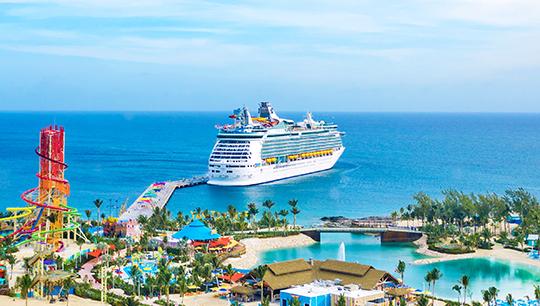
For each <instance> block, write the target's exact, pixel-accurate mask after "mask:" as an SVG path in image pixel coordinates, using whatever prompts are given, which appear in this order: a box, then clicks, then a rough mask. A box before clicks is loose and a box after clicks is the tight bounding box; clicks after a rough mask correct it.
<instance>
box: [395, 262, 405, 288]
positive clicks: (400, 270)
mask: <svg viewBox="0 0 540 306" xmlns="http://www.w3.org/2000/svg"><path fill="white" fill-rule="evenodd" d="M406 267H407V265H406V264H405V262H404V261H403V260H400V261H398V265H397V267H396V273H399V275H400V276H401V283H402V284H403V283H404V278H403V274H405V268H406Z"/></svg>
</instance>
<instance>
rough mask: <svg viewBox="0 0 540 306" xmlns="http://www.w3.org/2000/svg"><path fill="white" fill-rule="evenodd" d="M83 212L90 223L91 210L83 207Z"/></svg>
mask: <svg viewBox="0 0 540 306" xmlns="http://www.w3.org/2000/svg"><path fill="white" fill-rule="evenodd" d="M84 214H85V215H86V219H87V220H88V223H90V217H91V216H92V211H91V210H90V209H85V210H84Z"/></svg>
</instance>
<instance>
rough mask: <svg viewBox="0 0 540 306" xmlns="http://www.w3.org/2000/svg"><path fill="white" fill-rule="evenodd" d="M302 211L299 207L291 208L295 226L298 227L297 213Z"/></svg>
mask: <svg viewBox="0 0 540 306" xmlns="http://www.w3.org/2000/svg"><path fill="white" fill-rule="evenodd" d="M299 213H300V209H298V207H296V206H294V207H293V208H291V214H292V215H293V228H295V229H296V215H298V214H299Z"/></svg>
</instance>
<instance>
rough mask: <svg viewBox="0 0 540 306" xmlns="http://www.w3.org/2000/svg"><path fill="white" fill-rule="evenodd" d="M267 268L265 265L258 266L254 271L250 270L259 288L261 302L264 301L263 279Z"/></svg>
mask: <svg viewBox="0 0 540 306" xmlns="http://www.w3.org/2000/svg"><path fill="white" fill-rule="evenodd" d="M267 269H268V267H267V266H266V265H259V266H257V267H256V268H255V269H253V270H251V272H250V273H251V275H253V277H255V279H257V280H258V281H259V288H261V300H263V299H264V281H263V277H264V274H265V273H266V270H267Z"/></svg>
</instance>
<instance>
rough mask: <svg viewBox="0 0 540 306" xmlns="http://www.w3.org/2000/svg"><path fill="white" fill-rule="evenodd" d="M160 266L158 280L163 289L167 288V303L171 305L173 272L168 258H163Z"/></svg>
mask: <svg viewBox="0 0 540 306" xmlns="http://www.w3.org/2000/svg"><path fill="white" fill-rule="evenodd" d="M159 266H160V267H159V268H158V270H159V271H158V280H159V283H161V286H162V287H163V289H165V296H166V298H167V304H166V305H169V293H170V288H171V281H172V273H171V270H169V267H168V266H169V262H168V261H167V260H162V262H161V263H160V264H159Z"/></svg>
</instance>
